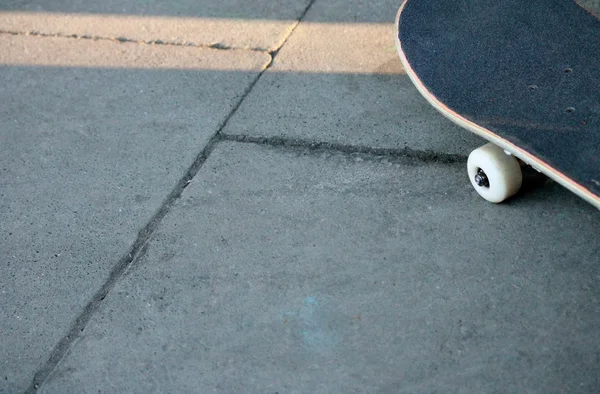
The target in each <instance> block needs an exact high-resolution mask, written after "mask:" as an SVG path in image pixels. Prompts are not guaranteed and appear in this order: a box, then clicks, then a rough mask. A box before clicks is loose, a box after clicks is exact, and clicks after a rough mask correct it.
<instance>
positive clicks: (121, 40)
mask: <svg viewBox="0 0 600 394" xmlns="http://www.w3.org/2000/svg"><path fill="white" fill-rule="evenodd" d="M0 34H6V35H12V36H33V37H51V38H70V39H76V40H91V41H113V42H117V43H132V44H140V45H167V46H177V47H192V48H201V49H216V50H220V51H245V52H261V53H266V54H271V52H272V51H269V50H268V49H266V48H250V47H236V46H231V45H227V44H223V43H221V42H217V43H214V44H199V43H195V42H189V41H168V40H160V39H156V40H136V39H133V38H128V37H104V36H93V35H88V34H63V33H44V32H39V31H7V30H0Z"/></svg>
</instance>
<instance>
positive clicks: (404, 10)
mask: <svg viewBox="0 0 600 394" xmlns="http://www.w3.org/2000/svg"><path fill="white" fill-rule="evenodd" d="M396 47H397V50H398V54H399V56H400V59H401V61H402V63H403V65H404V68H405V70H406V72H407V74H408V76H409V77H410V79H411V80H412V82H413V83H414V84H415V86H416V87H417V89H418V90H419V92H420V93H421V94H422V95H423V96H424V97H425V98H426V99H427V100H428V101H429V103H430V104H432V105H433V106H434V107H435V108H436V109H437V110H439V111H440V112H441V113H442V114H443V115H445V116H446V117H448V118H449V119H450V120H452V121H453V122H455V123H456V124H458V125H459V126H461V127H463V128H466V129H468V130H470V131H472V132H474V133H476V134H478V135H479V136H481V137H483V138H485V139H487V140H488V141H490V142H491V143H492V144H493V145H495V146H497V147H498V148H499V149H498V148H495V149H496V150H498V151H500V152H502V153H503V155H502V156H505V157H500V156H499V155H498V153H497V152H492V151H493V149H492V148H491V147H488V146H486V147H484V148H485V149H484V148H480V150H475V151H474V152H473V153H472V154H471V156H469V164H468V167H469V177H470V179H471V183H473V186H474V187H475V188H476V189H477V191H478V192H479V194H481V195H482V196H483V197H484V198H486V199H488V200H490V201H493V202H500V201H501V200H503V199H504V198H508V197H510V195H512V194H515V193H516V192H517V191H518V187H520V182H521V174H520V167H519V168H516V167H515V163H517V164H520V163H519V162H518V161H517V160H516V159H515V158H514V157H515V156H516V158H518V159H520V160H521V161H522V162H525V163H526V164H529V165H531V166H532V167H533V168H535V169H536V170H538V171H540V172H543V173H544V174H546V175H547V176H548V177H550V178H551V179H553V180H555V181H556V182H558V183H560V184H561V185H563V186H565V187H566V188H568V189H569V190H570V191H572V192H574V193H576V194H577V195H579V196H580V197H582V198H584V199H585V200H586V201H588V202H590V203H591V204H593V205H595V206H596V207H598V208H600V20H598V19H597V18H596V17H594V16H593V15H592V14H590V13H589V12H588V11H586V10H585V9H583V8H581V7H580V6H579V5H577V4H576V3H575V2H574V1H573V0H527V1H523V0H502V1H498V0H436V1H426V0H404V2H403V4H402V5H401V7H400V9H399V11H398V15H397V18H396ZM488 148H489V149H488ZM481 149H483V150H481ZM476 152H477V154H475V153H476ZM509 154H510V155H512V156H510V155H509ZM472 156H473V157H472ZM511 160H512V161H511ZM471 161H473V163H471ZM517 171H518V172H519V173H518V174H516V172H517ZM486 172H489V173H490V174H486ZM488 175H489V176H488ZM517 178H518V179H517ZM498 183H500V184H501V187H500V189H502V188H504V189H506V190H504V189H502V190H500V191H498V190H494V193H500V194H501V196H500V197H499V198H496V197H494V198H495V199H496V200H494V198H488V197H489V196H487V195H486V193H488V192H489V190H488V189H490V188H494V187H497V185H498ZM517 183H518V185H517ZM490 184H491V185H490ZM486 188H487V189H486ZM507 188H508V189H507ZM515 188H516V190H514V189H515Z"/></svg>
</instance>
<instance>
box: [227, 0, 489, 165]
mask: <svg viewBox="0 0 600 394" xmlns="http://www.w3.org/2000/svg"><path fill="white" fill-rule="evenodd" d="M398 7H399V4H398V1H395V0H385V1H378V2H375V3H372V2H367V1H361V0H352V1H337V0H336V1H327V2H320V1H317V2H316V3H315V4H314V5H313V7H311V9H310V10H309V12H308V14H307V15H306V18H305V19H304V21H303V22H302V23H301V24H300V25H299V26H298V27H297V28H296V30H295V31H294V33H293V34H292V35H291V36H290V38H289V40H288V41H287V42H286V45H285V46H284V47H283V48H282V49H281V51H280V52H279V54H278V55H277V57H276V58H275V61H274V64H273V66H272V67H271V68H270V69H269V70H268V72H267V73H265V74H264V75H263V77H261V80H260V81H259V83H258V84H257V85H256V86H255V88H254V89H253V91H252V94H251V95H250V96H249V97H248V99H247V100H245V102H244V104H243V105H242V106H241V108H240V110H239V111H237V113H236V114H235V116H234V117H233V118H232V119H231V122H229V125H228V127H227V128H226V129H225V130H224V132H225V134H229V135H250V136H253V137H283V138H293V139H306V140H315V141H324V142H329V143H336V144H348V145H361V146H367V147H372V148H386V149H389V148H395V149H404V148H406V147H408V148H410V149H413V150H421V151H434V152H440V153H446V154H462V155H466V154H468V153H469V152H470V150H471V149H474V148H476V147H477V146H479V145H481V144H482V140H481V139H479V138H478V137H476V136H474V135H472V134H471V133H469V132H467V131H464V130H461V129H459V128H458V127H456V126H454V125H453V124H452V123H451V122H450V121H448V120H446V119H445V118H443V117H442V116H441V115H440V114H439V113H437V112H436V111H435V110H434V109H432V108H431V106H430V105H429V104H428V103H427V102H426V101H425V99H423V98H422V97H421V95H420V94H419V93H418V92H417V90H416V89H415V88H414V86H413V85H412V83H411V82H410V80H409V79H408V77H407V76H406V75H405V74H404V70H403V68H402V65H401V63H400V60H399V58H398V55H397V54H396V49H395V43H394V33H393V32H394V26H393V21H394V19H395V14H396V11H397V9H398ZM329 19H331V20H333V21H346V22H335V23H325V22H323V21H324V20H329ZM381 20H385V23H381V22H380V21H381ZM347 21H353V22H347ZM265 119H268V122H265Z"/></svg>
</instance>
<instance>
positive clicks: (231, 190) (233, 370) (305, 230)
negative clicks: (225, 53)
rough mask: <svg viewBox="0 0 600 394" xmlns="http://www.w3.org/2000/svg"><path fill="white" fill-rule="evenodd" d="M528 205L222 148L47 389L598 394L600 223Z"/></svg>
mask: <svg viewBox="0 0 600 394" xmlns="http://www.w3.org/2000/svg"><path fill="white" fill-rule="evenodd" d="M539 181H540V182H542V183H544V180H543V178H541V179H539ZM525 194H526V195H525V196H522V198H517V199H514V200H512V201H510V202H508V203H506V204H503V205H493V204H489V203H487V202H485V201H483V200H482V199H481V198H479V197H478V196H477V195H476V193H475V192H474V191H473V190H472V188H471V187H470V185H468V182H467V181H466V179H465V175H464V168H463V166H462V164H461V165H447V166H443V165H440V164H437V163H423V162H418V161H413V160H410V159H404V160H401V161H389V160H387V159H385V158H376V157H368V156H366V157H365V156H345V155H339V154H331V153H327V152H318V151H317V152H314V151H313V152H308V151H290V150H282V149H281V148H270V147H264V146H257V145H252V144H245V145H244V144H232V143H226V144H222V145H219V146H218V147H217V149H216V150H215V151H214V152H213V153H212V155H211V156H210V158H209V160H208V161H207V162H206V163H205V166H204V167H203V168H202V169H201V171H200V172H199V173H198V175H197V176H196V177H195V178H194V180H193V181H192V183H191V184H190V185H189V186H188V188H187V189H186V190H185V191H184V194H183V196H182V198H181V200H179V201H178V203H177V204H176V205H175V206H174V208H173V210H172V211H171V212H170V214H169V215H168V216H167V217H166V218H165V220H164V221H163V222H162V223H161V226H160V227H159V228H158V230H157V232H156V233H155V235H154V237H153V240H152V241H151V242H150V244H149V246H148V248H147V251H146V254H145V255H144V256H143V257H142V258H141V260H139V261H137V262H136V263H135V265H134V267H133V268H132V270H130V271H129V273H128V275H127V276H126V277H124V278H123V280H122V281H121V282H119V283H118V284H117V285H116V287H115V288H114V289H113V290H114V291H113V292H111V294H110V295H109V296H108V297H107V298H106V299H105V303H104V304H103V306H102V307H101V309H100V310H99V312H98V314H97V315H96V316H94V317H93V319H92V320H91V321H90V324H89V325H88V327H87V328H86V329H85V331H84V332H83V333H82V334H81V337H80V338H79V339H78V340H77V341H76V343H75V344H74V346H73V348H72V349H71V351H70V352H69V354H68V355H67V357H66V358H65V359H64V360H63V361H62V362H61V363H60V365H59V366H58V368H57V369H56V370H55V371H54V373H53V374H51V375H50V376H49V379H48V380H47V381H46V383H45V385H44V386H43V387H42V390H41V392H45V393H62V392H96V391H102V392H132V391H139V392H213V391H216V392H311V393H312V392H319V393H321V392H323V393H325V392H328V393H329V392H361V393H362V392H436V391H439V392H462V393H481V392H495V391H508V392H556V391H560V392H574V391H577V392H591V391H594V389H595V388H596V387H598V384H600V382H599V381H598V377H599V376H600V359H599V358H598V354H599V351H600V345H599V343H600V342H599V338H600V296H599V294H600V281H599V279H600V254H599V253H598V242H597V241H598V231H599V230H600V227H599V226H600V221H599V219H600V217H599V212H598V211H597V210H596V209H594V208H593V207H592V206H591V205H588V204H586V203H585V202H583V201H582V200H580V199H578V198H577V197H575V196H573V195H572V194H570V193H569V192H567V191H566V190H564V189H562V188H560V187H559V186H557V185H555V184H553V183H549V182H548V184H547V185H546V187H544V188H541V189H539V190H533V189H530V190H529V191H528V192H526V193H525Z"/></svg>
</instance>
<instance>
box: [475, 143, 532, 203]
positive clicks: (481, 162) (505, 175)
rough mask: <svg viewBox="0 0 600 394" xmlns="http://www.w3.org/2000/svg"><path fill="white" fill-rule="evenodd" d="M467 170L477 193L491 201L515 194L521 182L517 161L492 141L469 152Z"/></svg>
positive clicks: (497, 201)
mask: <svg viewBox="0 0 600 394" xmlns="http://www.w3.org/2000/svg"><path fill="white" fill-rule="evenodd" d="M467 170H468V172H469V179H470V180H471V184H472V185H473V187H474V188H475V190H477V193H479V195H480V196H481V197H483V198H485V199H486V200H488V201H490V202H493V203H499V202H502V201H504V200H506V199H507V198H509V197H511V196H514V195H515V194H517V192H518V191H519V189H520V188H521V183H522V182H523V174H522V173H521V166H520V165H519V161H518V160H517V159H516V158H515V157H514V156H512V155H511V156H509V155H507V154H506V153H504V151H503V150H502V149H500V148H498V147H497V146H496V145H494V144H492V143H489V144H486V145H484V146H482V147H481V148H477V149H475V150H474V151H473V152H471V154H470V155H469V160H468V161H467Z"/></svg>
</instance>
